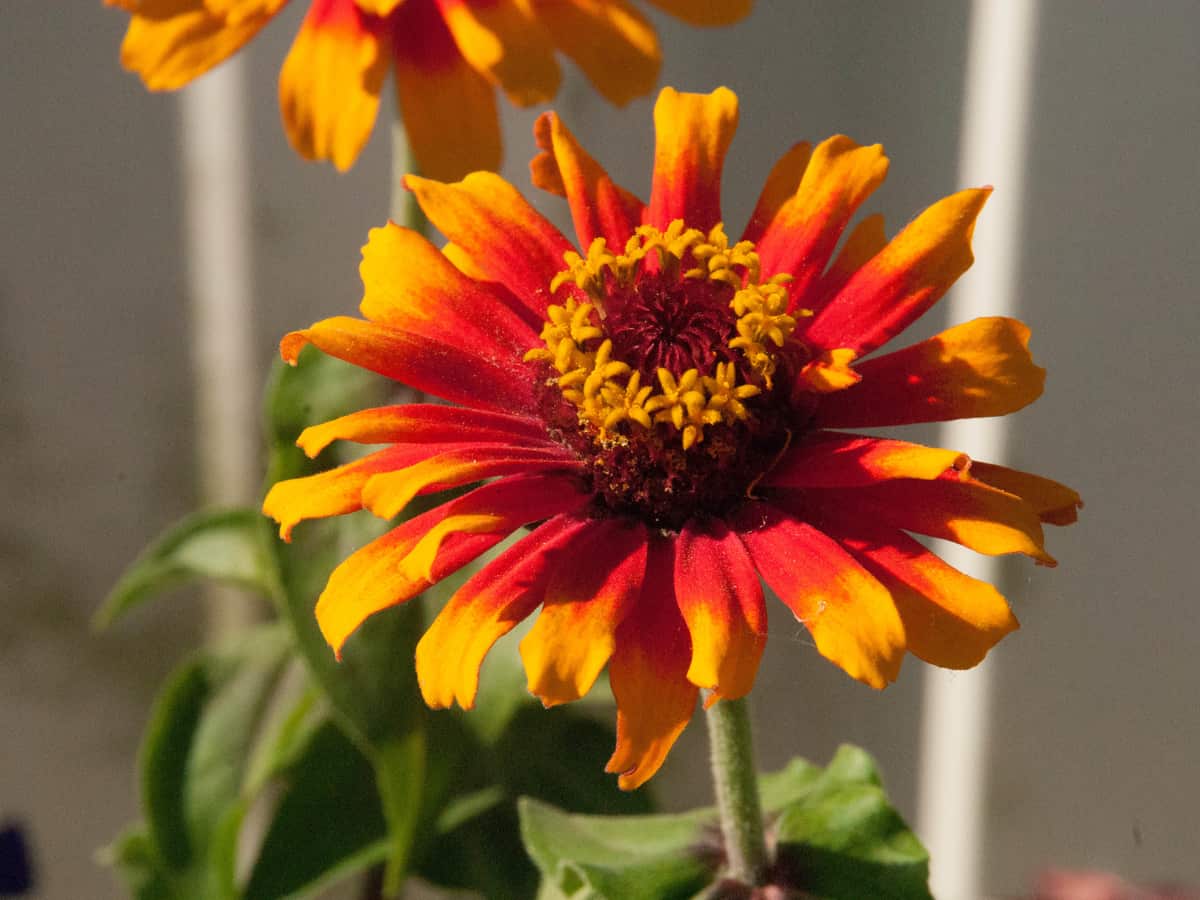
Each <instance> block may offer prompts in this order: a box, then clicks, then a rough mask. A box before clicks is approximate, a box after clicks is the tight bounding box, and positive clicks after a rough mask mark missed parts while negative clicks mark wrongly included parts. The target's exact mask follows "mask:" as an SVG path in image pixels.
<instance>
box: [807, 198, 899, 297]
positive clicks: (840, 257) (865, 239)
mask: <svg viewBox="0 0 1200 900" xmlns="http://www.w3.org/2000/svg"><path fill="white" fill-rule="evenodd" d="M887 242H888V241H887V231H886V230H885V229H884V226H883V216H882V215H880V214H879V213H876V214H875V215H873V216H867V217H866V218H865V219H863V220H862V221H861V222H859V223H858V224H857V225H855V226H854V228H853V229H851V231H850V235H849V236H848V237H847V238H846V240H845V241H843V242H842V248H841V249H840V250H839V251H838V253H837V256H835V257H834V258H833V262H831V263H830V264H829V268H828V269H826V270H825V273H824V274H823V275H822V276H821V278H820V280H819V281H818V282H817V284H816V287H815V288H814V289H813V297H812V298H811V299H809V298H807V297H806V298H805V300H804V303H805V305H806V306H807V307H808V308H809V309H811V310H812V311H813V312H817V311H819V310H822V309H824V308H825V306H826V305H827V304H828V303H829V301H830V300H832V299H833V298H834V297H835V296H837V294H838V292H839V291H841V289H842V288H844V287H845V286H846V282H847V281H849V280H850V277H851V276H852V275H853V274H854V273H855V272H857V271H858V270H859V269H861V268H862V267H863V266H865V265H866V264H867V262H868V260H870V259H871V258H872V257H873V256H875V254H876V253H878V252H879V251H880V250H882V249H883V248H884V247H886V246H887Z"/></svg>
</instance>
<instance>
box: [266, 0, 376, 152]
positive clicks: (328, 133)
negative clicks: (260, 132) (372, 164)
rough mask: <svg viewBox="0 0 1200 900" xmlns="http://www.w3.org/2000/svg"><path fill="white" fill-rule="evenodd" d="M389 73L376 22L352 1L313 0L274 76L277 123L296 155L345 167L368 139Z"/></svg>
mask: <svg viewBox="0 0 1200 900" xmlns="http://www.w3.org/2000/svg"><path fill="white" fill-rule="evenodd" d="M387 71H388V57H387V53H386V52H385V47H384V45H383V42H382V28H381V24H380V22H379V20H377V19H371V18H369V17H368V16H367V15H366V14H365V13H363V11H362V10H360V9H359V8H358V6H356V5H355V3H354V0H314V2H313V5H312V6H311V7H309V10H308V15H306V16H305V17H304V23H303V24H302V25H301V26H300V33H299V34H298V35H296V40H295V42H294V43H293V44H292V49H291V50H290V51H289V52H288V55H287V59H285V60H284V63H283V71H282V72H281V73H280V75H279V106H280V110H281V112H282V114H283V126H284V129H285V130H286V131H287V136H288V140H289V141H291V144H292V147H294V148H295V150H296V152H297V153H299V154H300V155H301V156H303V157H304V158H305V159H327V160H329V161H330V162H332V163H333V164H334V166H336V167H337V168H338V169H339V170H341V171H343V172H344V171H345V170H346V169H348V168H350V166H352V165H353V164H354V161H355V160H356V159H357V158H358V154H359V152H360V151H361V150H362V148H363V146H364V145H365V144H366V143H367V138H369V137H370V136H371V129H372V128H373V127H374V125H375V116H376V114H377V113H378V111H379V94H380V91H382V90H383V80H384V77H385V76H386V75H387Z"/></svg>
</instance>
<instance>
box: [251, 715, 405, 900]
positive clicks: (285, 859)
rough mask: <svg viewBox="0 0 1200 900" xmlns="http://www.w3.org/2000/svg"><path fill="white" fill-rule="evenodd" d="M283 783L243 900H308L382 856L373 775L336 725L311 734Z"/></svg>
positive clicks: (381, 823) (381, 829)
mask: <svg viewBox="0 0 1200 900" xmlns="http://www.w3.org/2000/svg"><path fill="white" fill-rule="evenodd" d="M285 782H286V785H287V786H286V789H285V792H284V794H283V796H282V798H281V800H280V802H279V805H278V806H277V807H276V809H275V813H274V816H273V817H272V819H271V825H270V827H269V828H268V829H267V835H266V837H265V838H264V840H263V844H262V848H261V849H260V851H259V854H258V858H257V859H256V860H255V863H254V867H253V869H252V870H251V873H250V879H249V881H248V882H247V885H246V889H245V892H244V894H243V900H278V898H283V897H288V898H299V897H307V896H311V895H312V894H314V893H316V892H317V891H318V890H321V889H323V888H324V887H325V886H327V885H329V884H331V883H332V882H334V881H337V880H340V879H342V878H345V877H349V876H350V875H352V874H354V873H356V872H361V871H363V870H364V869H366V868H368V867H370V866H372V865H375V864H378V863H380V862H382V861H383V860H384V859H385V858H386V857H387V855H388V849H389V848H388V843H387V841H386V840H385V837H386V834H387V826H386V824H385V822H384V818H383V811H382V809H381V808H380V801H379V796H378V793H377V792H376V786H375V770H374V768H373V767H372V765H371V762H370V761H369V760H368V759H367V758H366V757H365V756H364V755H363V754H362V752H361V751H360V750H359V749H358V747H356V746H355V745H354V743H353V742H352V741H350V740H349V739H348V738H347V737H346V735H345V734H344V733H343V732H342V731H341V729H339V728H338V727H337V726H336V724H334V723H333V722H331V721H326V722H324V723H322V724H321V726H320V727H319V728H318V729H317V730H316V731H315V732H314V733H313V734H312V738H311V740H310V741H309V742H308V744H307V745H306V747H305V749H304V752H303V753H302V754H301V756H300V757H299V758H298V759H297V760H296V761H295V763H294V764H293V765H292V767H291V768H290V769H289V770H288V771H287V772H286V774H285Z"/></svg>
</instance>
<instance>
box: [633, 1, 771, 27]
mask: <svg viewBox="0 0 1200 900" xmlns="http://www.w3.org/2000/svg"><path fill="white" fill-rule="evenodd" d="M649 2H650V3H652V4H653V5H654V6H657V7H658V8H659V9H661V10H663V11H664V12H668V13H670V14H671V15H673V16H674V17H675V18H677V19H679V20H681V21H683V22H687V23H688V24H689V25H731V24H733V23H734V22H736V21H738V20H739V19H744V18H746V16H748V15H750V9H751V7H753V6H754V0H649Z"/></svg>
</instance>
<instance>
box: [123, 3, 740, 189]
mask: <svg viewBox="0 0 1200 900" xmlns="http://www.w3.org/2000/svg"><path fill="white" fill-rule="evenodd" d="M106 2H107V3H108V4H109V5H112V6H119V7H121V8H122V9H125V10H127V11H128V12H130V13H132V14H133V17H132V20H131V21H130V23H129V30H128V31H127V32H126V34H125V41H124V43H123V44H122V46H121V62H122V64H123V65H124V66H125V67H126V68H127V69H130V70H132V71H134V72H137V73H138V74H139V75H141V77H142V80H143V81H144V82H145V84H146V87H148V88H149V89H151V90H174V89H176V88H179V87H182V86H183V85H185V84H187V83H188V82H189V81H191V80H192V79H193V78H195V77H196V76H198V75H201V74H203V73H204V72H207V71H208V70H209V69H211V68H212V67H213V66H215V65H217V64H218V63H220V62H222V61H223V60H225V59H226V58H227V57H229V56H230V55H232V54H233V53H235V52H237V51H238V50H239V49H241V47H242V46H243V45H244V44H245V43H246V42H247V41H249V40H250V39H251V38H253V37H254V36H255V35H256V34H257V33H258V31H259V29H261V28H262V27H263V26H264V25H266V24H267V22H269V21H270V20H271V19H272V18H273V17H274V16H275V15H276V13H278V12H279V11H280V10H281V9H283V7H284V6H286V5H287V3H288V2H289V0H106ZM648 2H649V3H651V4H652V5H654V6H657V7H658V8H660V9H662V10H665V11H666V12H668V13H670V14H671V15H673V16H676V17H677V18H679V19H682V20H683V21H685V22H689V23H691V24H694V25H725V24H729V23H731V22H735V21H737V20H738V19H741V18H743V17H744V16H746V15H747V14H748V13H749V12H750V7H751V5H752V4H753V2H754V0H648ZM555 50H561V51H562V52H563V53H565V54H566V55H567V56H569V57H570V58H571V59H572V60H574V61H575V63H576V64H577V65H578V66H579V67H580V69H582V70H583V73H584V75H586V76H587V78H588V79H589V80H590V81H591V82H592V84H593V85H595V87H596V89H597V90H598V91H599V92H600V93H601V94H602V95H603V96H604V97H605V98H606V99H608V100H610V101H611V102H613V103H616V104H620V105H624V104H625V103H627V102H628V101H630V100H632V99H633V98H634V97H640V96H642V95H643V94H646V93H647V92H649V91H650V89H651V88H653V87H654V84H655V82H656V81H657V80H658V69H659V64H660V62H661V52H660V48H659V44H658V37H657V35H656V34H655V31H654V27H653V26H652V25H651V24H650V22H649V21H648V20H647V19H646V18H645V16H643V15H642V14H641V13H640V12H639V11H638V10H637V9H636V8H635V7H634V6H633V5H632V4H631V3H630V2H628V0H312V2H311V4H310V6H309V9H308V15H307V16H306V17H305V19H304V24H303V25H302V26H301V28H300V33H299V35H297V37H296V41H295V43H293V44H292V49H291V52H290V53H289V54H288V57H287V59H286V60H285V61H284V64H283V71H282V73H281V74H280V78H279V100H280V106H281V108H282V112H283V122H284V127H285V128H286V130H287V135H288V138H289V140H290V141H291V143H292V146H293V147H295V148H296V151H297V152H298V153H299V154H300V155H301V156H304V157H305V158H307V159H325V160H330V161H332V162H333V164H334V165H335V166H337V167H338V168H339V169H342V170H345V169H348V168H349V167H350V166H351V165H353V164H354V161H355V159H357V158H358V154H359V152H360V151H361V150H362V148H363V145H364V144H366V142H367V138H368V137H369V136H370V134H371V128H372V127H373V126H374V124H375V116H376V112H377V111H378V108H379V94H380V92H381V91H382V89H383V83H384V80H385V78H386V76H387V74H388V70H389V69H390V68H394V69H395V73H396V92H397V95H398V100H399V105H400V114H401V116H402V118H403V121H404V127H405V130H406V132H407V134H408V139H409V142H410V144H411V146H412V150H413V154H414V156H415V158H416V162H417V166H418V168H419V169H420V171H421V172H422V173H424V174H426V175H429V176H430V177H433V178H441V179H451V178H461V177H462V176H463V175H465V174H466V173H467V172H471V171H474V170H475V169H497V168H499V166H500V158H501V139H500V125H499V120H498V118H497V114H496V98H495V89H496V88H497V87H499V88H500V89H501V90H503V91H504V93H505V94H506V95H507V96H508V98H509V100H511V101H512V102H513V103H515V104H517V105H518V106H530V105H533V104H536V103H543V102H545V101H547V100H550V99H551V98H552V97H553V96H554V95H555V93H556V92H557V91H558V83H559V78H560V73H559V68H558V63H557V61H556V60H555Z"/></svg>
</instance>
